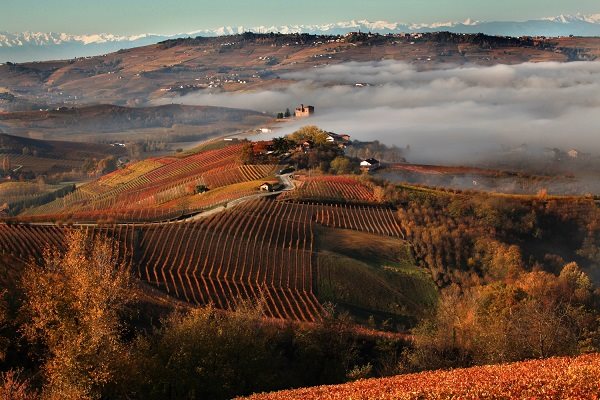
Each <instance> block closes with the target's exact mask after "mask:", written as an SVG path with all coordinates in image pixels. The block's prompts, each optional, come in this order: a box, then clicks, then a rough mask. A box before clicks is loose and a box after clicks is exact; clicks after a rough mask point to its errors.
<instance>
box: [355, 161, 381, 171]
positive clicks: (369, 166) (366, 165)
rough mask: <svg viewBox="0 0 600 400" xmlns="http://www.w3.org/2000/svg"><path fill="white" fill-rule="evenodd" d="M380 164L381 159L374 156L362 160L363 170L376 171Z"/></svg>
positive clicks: (361, 167) (361, 166)
mask: <svg viewBox="0 0 600 400" xmlns="http://www.w3.org/2000/svg"><path fill="white" fill-rule="evenodd" d="M380 166H381V164H380V163H379V160H376V159H374V158H367V159H366V160H363V161H361V162H360V169H362V170H363V171H374V170H376V169H377V168H379V167H380Z"/></svg>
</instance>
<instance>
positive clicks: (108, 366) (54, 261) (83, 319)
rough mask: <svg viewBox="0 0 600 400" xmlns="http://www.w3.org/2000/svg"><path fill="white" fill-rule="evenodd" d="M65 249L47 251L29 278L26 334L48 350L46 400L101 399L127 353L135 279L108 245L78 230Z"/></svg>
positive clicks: (26, 276) (25, 281) (28, 272)
mask: <svg viewBox="0 0 600 400" xmlns="http://www.w3.org/2000/svg"><path fill="white" fill-rule="evenodd" d="M65 243H66V251H64V252H59V251H58V250H50V249H46V250H45V252H44V257H43V262H42V265H38V264H36V263H33V262H32V263H30V264H29V265H28V266H27V269H26V270H25V272H24V275H23V280H22V284H23V289H24V293H25V300H24V303H23V306H22V309H21V311H22V313H23V315H25V316H26V319H25V321H26V322H25V323H24V326H23V333H24V335H25V337H26V338H27V339H29V340H30V341H32V342H34V343H40V344H42V345H43V346H44V347H45V348H46V349H47V353H46V354H47V356H46V358H45V362H44V365H43V367H42V372H43V376H44V378H45V381H46V385H45V387H44V395H45V397H47V398H51V399H59V398H60V399H85V398H96V397H99V396H100V394H101V392H102V389H103V387H104V386H105V385H106V384H108V383H109V382H112V381H114V380H115V379H117V377H116V375H117V374H116V373H115V370H116V368H117V366H118V365H119V363H120V361H121V359H122V354H125V353H126V352H125V350H126V349H125V347H124V345H123V343H122V342H121V340H120V336H121V334H122V325H121V323H120V314H121V312H122V311H123V309H124V306H125V305H126V304H127V303H128V302H129V301H131V300H132V295H131V290H130V275H129V271H128V270H127V269H126V267H125V266H124V265H121V264H118V262H117V259H116V255H117V254H118V251H117V250H116V248H115V247H114V246H113V243H112V242H110V241H108V240H101V239H97V240H95V241H93V242H91V241H90V240H89V239H88V238H87V237H86V235H85V233H84V232H83V231H80V230H75V231H72V232H71V233H68V234H67V236H66V239H65Z"/></svg>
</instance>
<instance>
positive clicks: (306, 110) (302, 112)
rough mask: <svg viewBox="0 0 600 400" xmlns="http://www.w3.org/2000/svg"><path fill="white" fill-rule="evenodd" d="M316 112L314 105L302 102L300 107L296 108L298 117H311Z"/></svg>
mask: <svg viewBox="0 0 600 400" xmlns="http://www.w3.org/2000/svg"><path fill="white" fill-rule="evenodd" d="M314 113H315V108H314V107H313V106H306V107H305V106H304V104H300V107H297V108H296V114H295V115H296V118H305V117H310V116H311V115H313V114H314Z"/></svg>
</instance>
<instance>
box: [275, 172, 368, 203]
mask: <svg viewBox="0 0 600 400" xmlns="http://www.w3.org/2000/svg"><path fill="white" fill-rule="evenodd" d="M297 179H298V181H297V190H295V191H293V192H289V193H288V194H287V195H286V197H287V198H291V199H304V200H314V201H340V200H343V202H344V203H348V202H352V203H375V202H377V199H376V196H375V193H374V190H373V188H372V187H370V186H369V185H367V184H365V183H363V182H361V181H360V180H359V179H357V178H356V177H352V176H317V177H307V176H300V177H298V178H297Z"/></svg>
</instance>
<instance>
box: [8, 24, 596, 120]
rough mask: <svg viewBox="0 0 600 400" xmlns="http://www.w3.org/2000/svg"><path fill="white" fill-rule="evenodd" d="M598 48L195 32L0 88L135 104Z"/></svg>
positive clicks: (573, 41)
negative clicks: (396, 68)
mask: <svg viewBox="0 0 600 400" xmlns="http://www.w3.org/2000/svg"><path fill="white" fill-rule="evenodd" d="M599 55H600V39H599V38H556V39H554V38H553V39H547V40H533V39H528V38H526V39H516V38H505V37H493V36H485V35H482V34H471V35H459V34H451V33H447V32H445V33H444V32H442V33H430V34H424V35H423V36H422V37H421V36H419V37H411V36H405V35H391V36H380V35H372V34H365V33H362V34H351V35H347V36H326V35H321V36H316V35H307V34H290V35H283V34H263V35H261V34H253V33H245V34H241V35H233V36H224V37H217V38H203V37H197V38H188V39H174V40H168V41H165V42H162V43H158V44H155V45H149V46H144V47H138V48H133V49H128V50H120V51H118V52H115V53H111V54H107V55H103V56H97V57H86V58H83V57H82V58H77V59H72V60H65V61H50V62H39V63H24V64H12V63H10V64H9V63H7V64H6V65H0V94H2V93H8V94H10V96H8V95H7V98H8V99H9V100H6V104H4V105H3V103H0V107H3V108H5V109H18V107H19V104H27V105H28V106H29V107H32V109H35V108H34V107H33V106H32V104H38V105H39V104H41V103H46V104H54V105H57V104H63V103H64V104H70V105H73V104H79V105H81V104H91V103H99V102H101V103H112V104H121V105H125V104H130V105H133V104H136V105H141V104H147V103H148V102H149V101H151V100H155V99H158V98H171V97H173V96H175V97H176V96H179V95H180V94H187V93H191V92H195V91H198V90H204V89H208V90H217V91H218V90H225V91H236V90H252V89H256V88H266V87H269V88H276V87H279V86H280V85H286V84H288V83H289V82H287V81H286V80H285V79H283V77H282V75H283V74H285V73H287V72H293V71H299V70H304V69H309V68H313V67H317V66H323V65H330V64H339V63H342V62H348V61H379V60H398V61H405V62H408V63H414V64H416V65H418V66H419V67H422V68H424V69H428V68H432V67H434V66H435V65H439V64H446V63H452V64H457V65H462V64H480V65H495V64H518V63H523V62H537V61H558V62H565V61H576V60H593V59H595V58H597V57H598V56H599ZM13 96H14V98H13ZM38 108H39V107H38Z"/></svg>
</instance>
